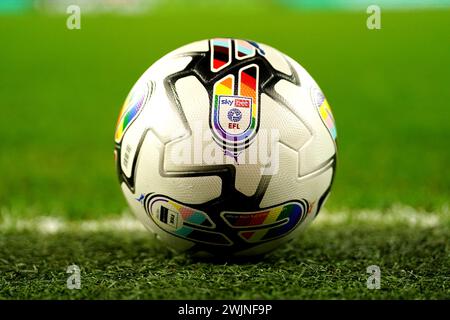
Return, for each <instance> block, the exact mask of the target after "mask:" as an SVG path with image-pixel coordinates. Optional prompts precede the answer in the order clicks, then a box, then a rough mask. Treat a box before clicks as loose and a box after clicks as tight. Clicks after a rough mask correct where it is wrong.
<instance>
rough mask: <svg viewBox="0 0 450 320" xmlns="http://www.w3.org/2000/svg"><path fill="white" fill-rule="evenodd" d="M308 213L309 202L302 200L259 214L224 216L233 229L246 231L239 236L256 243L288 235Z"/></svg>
mask: <svg viewBox="0 0 450 320" xmlns="http://www.w3.org/2000/svg"><path fill="white" fill-rule="evenodd" d="M308 211H309V204H308V202H307V201H306V200H302V201H300V202H289V203H286V204H284V205H281V206H277V207H273V208H268V209H265V210H262V211H258V212H251V213H249V212H225V213H223V214H222V216H223V219H224V220H225V221H226V222H227V224H229V225H230V226H231V227H233V228H236V229H245V230H243V231H240V232H239V235H240V236H241V237H242V238H243V239H244V240H245V241H247V242H251V243H254V242H261V241H266V240H271V239H274V238H278V237H281V236H284V235H286V234H287V233H289V232H290V231H291V230H293V229H294V228H295V226H296V225H297V224H298V223H299V222H300V221H301V220H303V219H304V218H305V217H306V215H307V213H308ZM255 228H257V229H256V230H255Z"/></svg>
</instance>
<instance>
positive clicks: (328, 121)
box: [319, 100, 337, 140]
mask: <svg viewBox="0 0 450 320" xmlns="http://www.w3.org/2000/svg"><path fill="white" fill-rule="evenodd" d="M319 113H320V117H321V118H322V120H323V122H324V123H325V125H326V126H327V128H328V131H330V134H331V136H332V137H333V139H334V140H336V138H337V131H336V124H335V122H334V117H333V113H332V112H331V107H330V105H329V104H328V101H327V100H324V101H323V103H322V104H321V105H320V107H319Z"/></svg>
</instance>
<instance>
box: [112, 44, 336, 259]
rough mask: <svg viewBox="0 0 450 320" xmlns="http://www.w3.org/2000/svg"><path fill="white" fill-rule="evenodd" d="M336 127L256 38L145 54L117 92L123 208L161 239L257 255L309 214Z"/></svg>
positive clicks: (300, 80) (306, 81) (185, 247)
mask: <svg viewBox="0 0 450 320" xmlns="http://www.w3.org/2000/svg"><path fill="white" fill-rule="evenodd" d="M336 151H337V149H336V128H335V123H334V118H333V115H332V113H331V109H330V106H329V105H328V102H327V100H326V99H325V97H324V95H323V94H322V91H321V90H320V89H319V87H318V85H317V84H316V82H315V81H314V80H313V79H312V78H311V76H310V75H309V74H308V73H307V72H306V71H305V69H303V68H302V67H301V66H300V65H299V64H298V63H297V62H295V61H294V60H292V59H291V58H289V57H288V56H286V55H284V54H282V53H281V52H279V51H278V50H276V49H274V48H272V47H270V46H267V45H264V44H260V43H256V42H253V41H247V40H238V39H224V38H217V39H211V40H203V41H198V42H194V43H191V44H188V45H186V46H184V47H181V48H179V49H177V50H175V51H173V52H171V53H169V54H167V55H166V56H164V57H162V58H161V59H160V60H158V61H157V62H155V63H154V64H153V65H152V66H151V67H150V68H149V69H148V70H147V71H146V72H145V73H144V74H143V75H142V76H141V78H140V79H139V80H138V81H137V83H136V84H135V85H134V87H133V88H132V90H131V92H130V94H129V95H128V97H127V98H126V101H125V103H124V105H123V108H122V111H121V112H120V115H119V119H118V123H117V129H116V132H115V159H116V166H117V173H118V176H119V180H120V184H121V188H122V191H123V193H124V195H125V198H126V199H127V201H128V204H129V205H130V207H131V209H132V211H133V212H134V213H135V215H136V216H137V217H138V218H139V219H140V220H141V221H142V223H143V224H144V225H145V226H146V227H147V228H148V229H149V230H150V231H151V232H153V233H154V234H155V235H156V237H157V238H158V239H160V240H161V241H163V242H164V243H166V244H168V245H169V246H170V247H172V248H174V249H176V250H179V251H187V252H191V253H195V254H198V255H203V254H206V255H214V256H217V255H220V256H249V255H261V254H264V253H267V252H269V251H272V250H273V249H275V248H277V247H279V246H280V245H281V244H282V243H285V242H287V241H289V240H292V239H293V238H295V237H296V236H297V235H298V234H299V233H300V232H301V231H302V230H303V229H304V228H305V226H306V225H307V224H308V223H309V222H311V221H312V220H313V219H314V218H315V217H316V216H317V214H318V213H319V211H320V209H321V207H322V205H323V204H324V202H325V200H326V198H327V196H328V194H329V192H330V188H331V184H332V181H333V177H334V172H335V167H336Z"/></svg>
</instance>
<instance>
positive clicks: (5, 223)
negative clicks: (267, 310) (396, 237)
mask: <svg viewBox="0 0 450 320" xmlns="http://www.w3.org/2000/svg"><path fill="white" fill-rule="evenodd" d="M16 216H17V215H14V214H13V213H12V212H11V211H9V210H6V209H4V208H3V209H2V210H1V211H0V232H2V231H35V232H36V231H37V232H40V233H43V234H55V233H58V232H67V231H78V230H79V231H84V232H105V231H110V232H115V231H122V232H147V231H146V229H145V227H144V226H143V225H142V223H141V222H140V221H139V220H138V219H136V218H134V216H132V215H131V214H130V213H128V214H123V215H121V216H118V217H111V218H101V219H97V220H81V221H77V220H68V219H64V218H61V217H55V216H37V217H33V218H16ZM449 216H450V215H449V210H448V207H444V208H442V209H441V210H439V213H431V212H426V211H422V210H418V209H414V208H411V207H406V206H401V205H397V206H393V207H392V208H390V209H387V210H385V211H383V212H382V211H379V210H369V209H367V210H365V209H362V210H355V209H350V210H338V211H333V212H331V211H328V210H323V211H322V212H321V213H320V214H319V215H318V217H317V219H316V221H315V222H313V223H312V225H313V226H317V227H328V226H338V225H348V224H376V225H379V226H389V225H392V226H400V225H404V226H411V227H435V226H439V225H441V224H442V223H445V222H446V223H449V219H447V218H448V217H449ZM444 217H447V218H445V219H444Z"/></svg>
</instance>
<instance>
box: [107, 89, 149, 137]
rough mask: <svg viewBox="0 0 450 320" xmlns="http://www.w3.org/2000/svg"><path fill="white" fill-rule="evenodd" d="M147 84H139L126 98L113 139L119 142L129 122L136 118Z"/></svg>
mask: <svg viewBox="0 0 450 320" xmlns="http://www.w3.org/2000/svg"><path fill="white" fill-rule="evenodd" d="M148 92H149V89H148V86H147V84H139V85H136V87H135V88H133V89H132V90H131V92H130V94H129V95H128V97H127V98H126V100H125V102H124V104H123V106H122V110H121V111H120V114H119V119H118V120H117V126H116V134H115V141H116V143H119V142H120V141H121V140H122V137H123V135H124V133H125V131H126V130H127V129H128V127H129V126H130V124H131V123H132V122H133V121H134V120H135V119H136V118H137V116H138V115H139V113H140V112H141V111H142V108H143V106H144V104H145V101H146V98H147V96H148Z"/></svg>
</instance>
